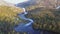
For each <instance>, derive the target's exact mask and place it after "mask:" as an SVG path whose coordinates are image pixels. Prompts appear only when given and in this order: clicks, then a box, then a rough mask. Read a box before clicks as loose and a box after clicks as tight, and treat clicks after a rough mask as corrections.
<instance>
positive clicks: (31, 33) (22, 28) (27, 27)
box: [15, 8, 40, 34]
mask: <svg viewBox="0 0 60 34" xmlns="http://www.w3.org/2000/svg"><path fill="white" fill-rule="evenodd" d="M23 10H24V12H23V13H21V14H19V16H20V18H21V19H23V20H27V21H29V22H28V23H26V24H25V23H20V24H18V26H17V27H15V31H17V32H27V33H28V34H40V31H35V30H34V29H33V28H32V23H34V21H33V20H32V19H29V18H26V17H25V15H26V14H28V13H27V12H26V11H25V8H23Z"/></svg>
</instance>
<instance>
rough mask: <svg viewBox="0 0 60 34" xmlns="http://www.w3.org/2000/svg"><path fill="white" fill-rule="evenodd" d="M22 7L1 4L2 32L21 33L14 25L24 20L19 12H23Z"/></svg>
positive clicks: (0, 30)
mask: <svg viewBox="0 0 60 34" xmlns="http://www.w3.org/2000/svg"><path fill="white" fill-rule="evenodd" d="M22 11H23V10H22V9H21V8H17V7H12V6H4V5H1V6H0V34H19V32H15V30H14V27H15V26H16V25H18V24H19V23H20V22H22V19H20V17H19V16H18V14H20V13H22Z"/></svg>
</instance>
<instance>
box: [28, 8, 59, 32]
mask: <svg viewBox="0 0 60 34" xmlns="http://www.w3.org/2000/svg"><path fill="white" fill-rule="evenodd" d="M27 17H30V18H31V19H33V20H34V24H33V26H32V27H33V28H34V29H35V30H41V29H43V30H47V31H53V32H60V10H58V9H47V8H43V7H42V8H35V9H31V10H29V11H28V14H27Z"/></svg>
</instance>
